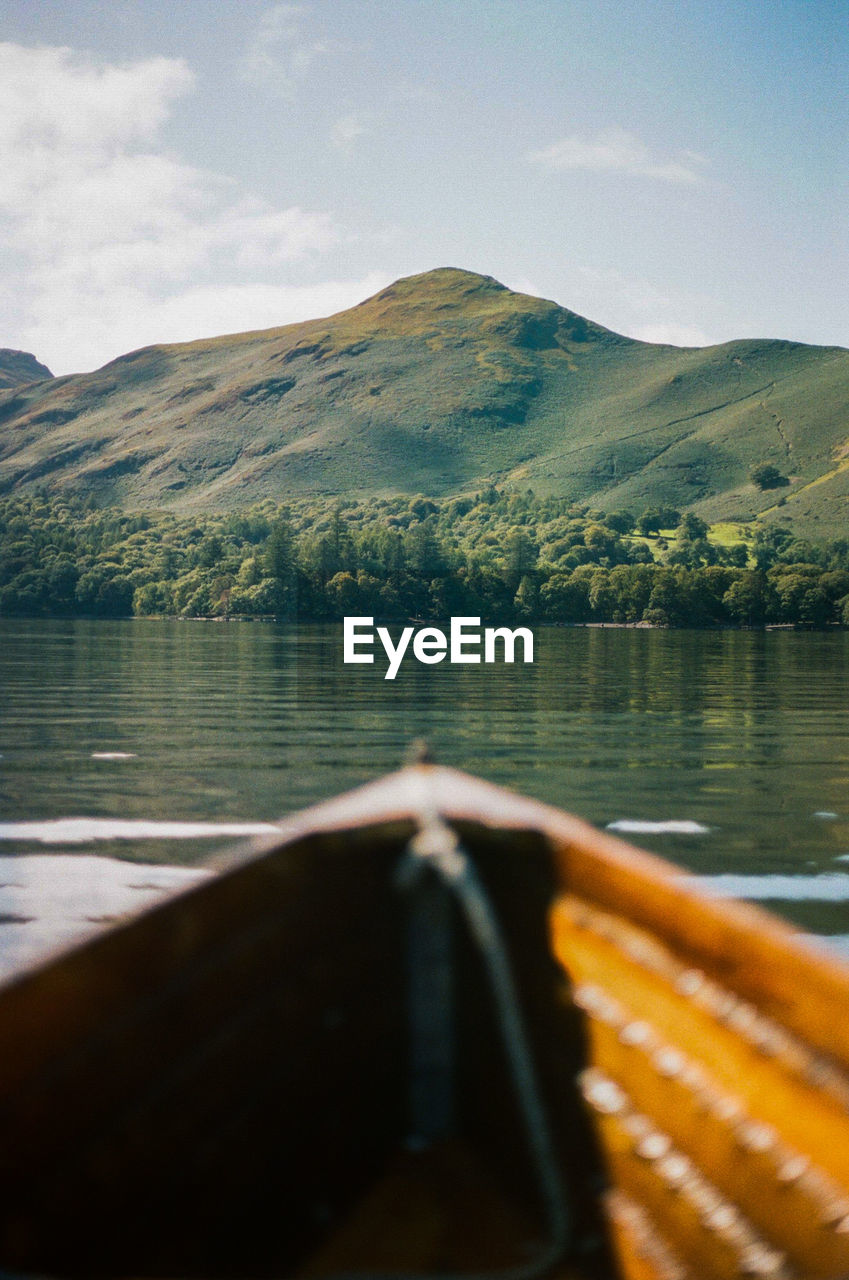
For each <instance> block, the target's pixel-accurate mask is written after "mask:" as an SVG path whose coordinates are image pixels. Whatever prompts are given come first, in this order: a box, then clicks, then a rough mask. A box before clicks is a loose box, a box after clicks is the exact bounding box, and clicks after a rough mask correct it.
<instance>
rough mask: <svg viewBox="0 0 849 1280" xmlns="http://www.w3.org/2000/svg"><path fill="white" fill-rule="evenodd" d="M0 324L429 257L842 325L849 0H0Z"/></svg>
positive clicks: (618, 315) (694, 333)
mask: <svg viewBox="0 0 849 1280" xmlns="http://www.w3.org/2000/svg"><path fill="white" fill-rule="evenodd" d="M0 41H2V45H0V152H2V165H3V174H4V180H3V183H2V184H0V318H2V324H0V345H2V346H11V347H21V348H24V349H27V350H32V351H34V352H35V353H36V355H38V356H39V358H40V359H42V360H44V361H46V363H48V364H49V365H50V367H51V368H52V369H54V371H56V372H71V371H76V370H82V369H87V368H93V367H96V366H98V365H100V364H102V363H104V362H105V361H106V360H108V359H111V358H112V357H114V356H116V355H118V354H121V353H122V352H124V351H127V350H130V349H133V348H135V347H138V346H141V345H144V344H146V343H149V342H156V341H178V340H182V339H189V338H194V337H201V336H205V335H208V334H214V333H224V332H233V331H238V330H242V329H247V328H262V327H265V326H270V325H274V324H284V323H288V322H289V321H293V320H299V319H305V318H307V317H309V316H315V315H322V314H328V313H329V312H332V311H335V310H338V309H340V308H342V307H346V306H350V305H352V304H353V303H354V302H357V301H359V300H360V299H361V298H363V297H365V296H367V295H368V294H370V293H373V292H375V291H376V290H377V289H379V288H380V287H382V286H383V285H384V284H386V283H388V282H389V281H390V280H392V279H395V278H397V277H398V276H401V275H408V274H411V273H413V272H417V271H425V270H427V269H429V268H431V267H436V266H443V265H451V266H462V267H466V268H469V269H470V270H475V271H481V272H484V273H486V274H488V275H493V276H496V277H497V278H498V279H500V280H502V281H503V282H504V283H506V284H509V285H510V286H512V287H514V288H520V289H524V290H526V291H528V292H533V293H538V294H542V295H543V296H545V297H550V298H554V299H555V300H556V301H558V302H560V303H562V304H563V305H565V306H569V307H571V308H573V309H574V310H576V311H579V312H581V313H583V314H584V315H587V316H589V317H591V318H592V319H594V320H596V321H599V322H600V323H602V324H606V325H608V326H610V327H611V328H614V329H617V330H619V331H621V332H624V333H628V334H631V335H633V336H636V337H642V338H646V339H649V340H655V341H669V342H675V343H681V344H685V345H701V344H704V343H709V342H719V341H724V340H726V339H730V338H734V337H744V336H764V337H785V338H793V339H797V340H800V341H804V342H817V343H824V344H838V345H843V346H849V291H847V288H846V281H847V279H849V221H847V217H846V212H847V207H849V88H847V76H846V67H847V66H849V4H847V3H846V0H841V2H840V3H825V2H818V0H798V2H792V3H791V2H789V0H770V2H769V3H760V2H758V0H754V2H752V3H745V2H742V0H738V2H737V3H734V4H732V3H725V0H719V2H716V0H714V2H713V3H707V2H705V0H690V2H689V3H686V2H679V3H667V2H666V0H634V2H633V3H628V4H624V3H622V2H621V0H619V2H618V3H608V2H607V0H593V2H592V3H584V2H583V0H575V2H572V0H453V2H449V0H393V2H392V3H389V2H384V0H370V2H366V0H313V2H312V3H304V4H281V3H266V2H264V0H179V2H178V3H174V2H173V0H171V2H170V3H163V2H161V0H134V2H132V3H121V2H120V0H109V2H108V3H102V2H101V0H65V3H58V2H55V0H38V3H36V4H33V3H32V0H2V4H0Z"/></svg>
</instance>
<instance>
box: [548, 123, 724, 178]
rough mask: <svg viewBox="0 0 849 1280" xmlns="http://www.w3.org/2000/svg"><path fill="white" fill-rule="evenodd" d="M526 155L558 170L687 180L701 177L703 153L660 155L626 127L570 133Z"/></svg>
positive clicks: (689, 152)
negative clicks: (676, 156)
mask: <svg viewBox="0 0 849 1280" xmlns="http://www.w3.org/2000/svg"><path fill="white" fill-rule="evenodd" d="M527 158H528V160H530V161H532V162H533V163H534V164H540V165H543V166H544V167H545V168H548V169H555V170H559V171H568V170H578V169H583V170H590V171H592V172H596V173H620V174H629V175H632V176H636V177H641V178H656V179H658V180H660V181H662V182H678V183H690V184H691V183H698V182H701V181H702V177H701V174H700V172H699V166H700V165H702V164H704V163H705V161H704V159H703V157H701V156H698V155H696V153H695V152H693V151H686V152H684V153H683V154H682V156H681V158H680V159H677V160H675V159H661V158H659V157H657V156H655V155H653V153H652V152H651V151H650V150H649V148H648V147H647V146H646V144H645V143H644V142H643V141H642V140H641V139H640V138H638V137H637V135H636V134H634V133H629V132H628V130H627V129H605V130H603V131H602V132H601V133H597V134H595V136H594V137H589V138H586V137H584V138H582V137H579V136H578V135H577V134H572V135H571V136H570V137H568V138H561V139H560V140H559V141H558V142H554V143H552V144H551V146H548V147H543V148H542V149H541V150H539V151H531V152H529V153H528V156H527Z"/></svg>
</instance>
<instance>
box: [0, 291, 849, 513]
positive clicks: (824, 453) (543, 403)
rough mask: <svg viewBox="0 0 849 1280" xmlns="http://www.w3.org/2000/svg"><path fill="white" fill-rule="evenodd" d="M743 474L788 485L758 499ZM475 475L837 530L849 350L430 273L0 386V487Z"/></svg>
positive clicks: (264, 490)
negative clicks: (334, 307)
mask: <svg viewBox="0 0 849 1280" xmlns="http://www.w3.org/2000/svg"><path fill="white" fill-rule="evenodd" d="M757 463H770V464H773V465H774V466H775V467H776V468H777V469H778V471H779V472H781V474H782V475H784V476H786V477H787V478H788V479H789V481H790V483H789V485H787V486H786V487H784V488H782V489H774V490H767V491H764V492H761V491H760V490H759V489H757V488H756V487H755V486H754V485H753V484H752V483H751V481H750V480H749V471H750V469H751V467H752V466H753V465H754V464H757ZM490 481H494V482H496V483H499V484H500V483H507V484H510V485H514V486H517V487H521V488H526V487H531V488H533V489H534V490H536V492H537V493H540V494H545V493H556V494H562V495H565V496H568V497H571V498H573V499H575V500H580V501H584V502H587V503H590V504H592V505H593V506H597V507H600V508H603V509H606V510H612V509H616V508H629V509H632V510H636V511H638V512H639V511H641V510H642V509H643V508H644V507H646V506H648V505H650V504H655V503H660V502H663V503H670V504H672V505H674V506H677V507H680V508H687V509H692V510H695V511H697V512H698V513H699V514H701V515H703V516H705V517H706V518H708V519H710V520H712V521H713V520H719V519H734V518H738V517H746V516H750V515H752V514H757V513H764V514H765V518H767V519H787V518H788V517H789V518H791V519H792V520H793V525H794V529H795V530H796V531H797V532H798V531H801V532H807V533H809V534H810V533H814V534H818V535H822V536H826V535H829V536H834V534H835V533H836V532H837V531H842V530H844V529H845V527H846V513H847V504H849V351H846V350H843V349H842V348H836V347H829V348H823V347H812V346H804V345H802V344H800V343H793V342H785V341H779V340H744V341H737V342H729V343H724V344H722V345H720V346H713V347H706V348H688V349H682V348H679V347H670V346H658V345H654V344H651V343H645V342H637V341H635V340H633V339H629V338H625V337H623V336H621V335H620V334H616V333H612V332H611V331H610V330H608V329H604V328H602V327H601V326H600V325H597V324H594V323H592V321H590V320H587V319H585V318H583V317H582V316H579V315H576V314H575V313H574V312H572V311H569V310H567V309H566V308H563V307H560V306H557V305H556V304H555V303H553V302H548V301H545V300H543V299H541V298H535V297H530V296H528V295H526V294H520V293H514V292H512V291H511V290H509V289H506V288H505V287H504V286H503V285H501V284H499V283H498V282H497V281H495V280H493V279H491V278H489V277H487V276H480V275H475V274H473V273H471V272H468V271H460V270H455V269H452V268H441V269H439V270H435V271H429V272H426V273H425V274H423V275H418V276H411V277H408V278H406V279H403V280H398V281H397V282H396V283H395V284H393V285H391V286H390V287H389V288H387V289H384V290H383V291H382V292H381V293H378V294H377V295H375V296H374V297H372V298H369V299H368V300H367V301H365V302H363V303H361V304H360V305H359V306H356V307H353V308H351V309H350V310H348V311H343V312H340V313H339V314H338V315H335V316H331V317H330V318H329V319H323V320H312V321H308V322H307V323H304V324H296V325H287V326H285V327H283V328H279V329H268V330H264V331H261V332H255V333H243V334H236V335H233V336H229V337H221V338H214V339H207V340H203V341H199V342H189V343H180V344H177V345H171V346H153V347H147V348H144V349H143V350H141V351H135V352H132V353H131V354H129V355H126V356H122V357H121V358H120V359H118V360H114V361H112V362H111V363H110V364H108V365H106V366H104V368H102V369H100V370H98V371H97V372H95V373H89V374H81V375H75V376H70V377H60V378H55V379H53V380H52V381H49V382H48V381H42V382H40V383H36V384H34V385H28V386H20V387H15V388H12V389H10V390H7V391H3V392H0V491H3V492H8V491H10V490H17V489H22V490H25V489H27V488H30V487H32V486H41V487H42V488H46V489H47V490H48V491H62V490H65V489H71V490H76V491H83V492H85V493H87V494H92V495H94V497H95V498H96V499H97V500H98V501H99V502H102V503H120V504H121V505H123V506H124V507H127V508H140V507H160V506H173V507H181V508H189V507H201V506H203V507H208V508H215V507H232V506H236V505H241V504H246V503H250V502H255V501H257V500H259V499H261V498H264V497H273V498H275V499H282V500H285V499H290V498H293V497H297V496H301V495H306V494H315V493H335V494H350V495H354V494H356V495H364V494H380V493H386V492H413V493H415V492H423V493H429V494H434V495H436V494H446V493H454V492H462V491H469V490H472V489H476V488H479V487H480V486H481V485H484V484H486V483H488V482H490ZM781 498H783V499H784V502H783V503H782V504H781V505H778V500H779V499H781Z"/></svg>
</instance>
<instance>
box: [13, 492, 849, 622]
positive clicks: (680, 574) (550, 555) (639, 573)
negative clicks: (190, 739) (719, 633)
mask: <svg viewBox="0 0 849 1280" xmlns="http://www.w3.org/2000/svg"><path fill="white" fill-rule="evenodd" d="M741 528H742V533H741V537H740V539H739V540H738V541H736V542H731V543H730V544H728V545H717V543H716V541H715V540H712V539H711V537H710V536H709V534H710V531H709V529H708V526H707V525H706V524H705V522H704V521H702V520H701V519H699V518H698V517H697V516H695V515H693V514H692V513H684V514H682V513H680V512H678V511H676V510H674V509H672V508H668V507H651V508H648V509H647V510H645V511H643V512H641V513H639V514H635V513H633V512H628V511H615V512H602V511H599V510H594V509H591V508H588V507H586V506H581V505H575V504H573V503H569V502H567V501H565V500H563V499H558V498H539V497H537V496H535V495H534V494H533V493H532V492H531V491H527V492H525V493H517V492H508V491H504V490H498V489H496V488H494V487H490V488H489V489H486V490H483V491H481V492H480V493H477V494H474V495H469V496H463V497H456V498H446V499H437V498H428V497H425V496H422V495H418V496H415V497H412V498H410V497H406V496H404V497H387V498H381V499H367V500H354V499H351V500H346V501H335V502H331V501H329V500H319V499H316V500H314V501H312V502H310V501H307V500H302V501H299V502H298V503H296V504H293V505H292V506H291V507H290V508H288V509H285V510H284V509H282V508H280V507H278V506H276V505H275V504H274V503H272V502H265V503H262V504H260V505H258V506H256V507H252V508H250V509H249V510H245V511H240V512H225V513H203V514H192V515H187V514H175V513H171V512H143V513H136V514H127V513H125V512H121V511H118V510H116V509H112V508H110V509H105V510H103V509H97V508H96V507H94V506H93V505H92V504H91V503H86V502H83V501H80V500H77V499H67V498H61V499H57V498H51V497H50V496H48V495H36V496H34V497H26V498H20V497H6V498H5V499H2V500H0V616H3V617H51V616H54V617H57V616H58V617H110V618H117V617H129V616H174V617H213V618H215V617H225V618H229V617H275V618H278V619H297V618H300V619H303V620H311V621H323V620H334V619H339V618H341V617H344V616H345V615H350V614H365V615H371V616H374V617H376V618H378V619H385V620H387V621H393V620H402V619H409V618H422V619H441V618H447V617H450V616H452V615H457V614H471V615H478V616H481V617H482V618H483V619H484V620H485V621H492V620H495V621H497V622H499V623H500V622H506V621H518V620H527V621H537V622H551V623H562V624H576V623H631V624H635V623H640V622H643V623H649V624H653V625H657V626H676V627H680V626H684V627H712V626H764V625H768V624H788V625H797V626H807V627H824V626H827V625H830V624H843V625H846V624H849V541H846V540H841V541H837V542H831V543H823V544H812V543H809V542H805V541H801V540H799V539H797V538H794V537H793V535H792V534H791V533H790V532H789V530H787V529H784V528H781V527H775V526H772V527H760V526H757V525H753V526H751V527H745V526H744V527H741Z"/></svg>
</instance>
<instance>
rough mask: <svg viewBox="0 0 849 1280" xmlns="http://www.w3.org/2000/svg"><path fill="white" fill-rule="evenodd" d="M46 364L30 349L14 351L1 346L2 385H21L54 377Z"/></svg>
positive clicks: (0, 372) (0, 382)
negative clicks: (32, 353)
mask: <svg viewBox="0 0 849 1280" xmlns="http://www.w3.org/2000/svg"><path fill="white" fill-rule="evenodd" d="M52 377H53V374H52V373H51V372H50V370H49V369H48V368H47V365H46V364H41V363H40V361H38V360H36V358H35V356H33V355H30V353H29V351H13V350H12V348H11V347H0V387H2V388H6V387H19V386H22V385H23V384H24V383H26V382H39V381H40V380H41V379H42V378H52Z"/></svg>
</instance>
